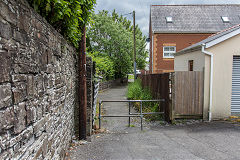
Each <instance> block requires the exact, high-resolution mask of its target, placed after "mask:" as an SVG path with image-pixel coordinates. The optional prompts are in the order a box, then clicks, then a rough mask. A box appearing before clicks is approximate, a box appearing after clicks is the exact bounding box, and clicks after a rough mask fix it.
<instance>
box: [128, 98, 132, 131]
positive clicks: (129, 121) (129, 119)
mask: <svg viewBox="0 0 240 160" xmlns="http://www.w3.org/2000/svg"><path fill="white" fill-rule="evenodd" d="M130 106H131V102H128V115H130V112H131V109H130ZM130 123H131V117H128V127H130Z"/></svg>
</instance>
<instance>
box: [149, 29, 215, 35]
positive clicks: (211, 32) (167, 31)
mask: <svg viewBox="0 0 240 160" xmlns="http://www.w3.org/2000/svg"><path fill="white" fill-rule="evenodd" d="M152 32H153V33H163V34H164V33H168V34H171V33H172V34H176V33H177V34H182V33H186V34H187V33H189V34H194V33H196V34H215V33H217V32H219V31H181V30H179V31H171V30H165V31H163V30H162V31H156V30H154V31H152Z"/></svg>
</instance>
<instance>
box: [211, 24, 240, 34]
mask: <svg viewBox="0 0 240 160" xmlns="http://www.w3.org/2000/svg"><path fill="white" fill-rule="evenodd" d="M238 26H240V24H237V25H234V26H232V27H230V28H227V29H224V30H221V31H219V32H217V33H215V34H212V35H211V36H209V37H213V36H215V35H218V34H220V33H223V32H226V31H228V30H231V29H233V28H236V27H238Z"/></svg>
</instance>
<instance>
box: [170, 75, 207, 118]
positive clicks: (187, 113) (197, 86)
mask: <svg viewBox="0 0 240 160" xmlns="http://www.w3.org/2000/svg"><path fill="white" fill-rule="evenodd" d="M172 82H173V83H172V84H173V85H172V109H173V115H174V118H197V117H199V118H202V115H203V96H204V93H203V72H201V71H194V72H192V71H190V72H187V71H184V72H175V73H174V74H173V77H172Z"/></svg>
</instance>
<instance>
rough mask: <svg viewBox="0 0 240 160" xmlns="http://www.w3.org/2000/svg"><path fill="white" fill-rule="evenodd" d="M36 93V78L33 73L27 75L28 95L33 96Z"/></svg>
mask: <svg viewBox="0 0 240 160" xmlns="http://www.w3.org/2000/svg"><path fill="white" fill-rule="evenodd" d="M33 95H34V79H33V75H28V76H27V96H28V97H32V96H33Z"/></svg>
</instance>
